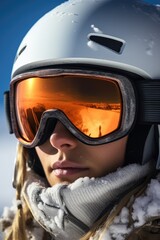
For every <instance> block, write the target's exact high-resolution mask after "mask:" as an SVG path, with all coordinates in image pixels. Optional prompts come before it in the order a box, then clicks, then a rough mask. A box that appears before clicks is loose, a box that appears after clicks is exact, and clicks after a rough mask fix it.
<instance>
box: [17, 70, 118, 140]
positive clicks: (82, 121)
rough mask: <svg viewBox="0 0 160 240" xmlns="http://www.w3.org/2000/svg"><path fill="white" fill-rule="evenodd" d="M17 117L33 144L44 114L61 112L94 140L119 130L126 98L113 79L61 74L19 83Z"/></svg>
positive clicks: (20, 126) (20, 128) (26, 136)
mask: <svg viewBox="0 0 160 240" xmlns="http://www.w3.org/2000/svg"><path fill="white" fill-rule="evenodd" d="M15 106H16V115H17V121H18V126H19V131H20V134H21V136H22V138H23V139H24V140H26V141H27V142H32V141H33V140H34V138H35V135H36V133H37V131H38V128H39V125H40V120H41V117H42V114H43V113H44V112H45V111H47V110H51V109H54V110H55V109H58V110H61V111H63V113H64V114H65V115H66V116H67V117H68V119H69V120H70V121H71V122H72V124H73V125H74V126H75V127H76V128H78V129H79V130H80V131H81V132H82V133H83V134H85V135H87V136H88V137H91V138H100V137H103V136H105V135H107V134H110V133H112V132H113V131H115V130H116V129H117V128H118V127H119V125H120V121H121V116H122V97H121V92H120V89H119V86H118V83H117V82H116V81H115V80H114V79H113V78H111V77H101V76H94V75H93V76H88V75H65V74H60V75H57V76H52V77H45V78H39V77H33V78H28V79H24V80H22V81H19V82H17V84H16V103H15Z"/></svg>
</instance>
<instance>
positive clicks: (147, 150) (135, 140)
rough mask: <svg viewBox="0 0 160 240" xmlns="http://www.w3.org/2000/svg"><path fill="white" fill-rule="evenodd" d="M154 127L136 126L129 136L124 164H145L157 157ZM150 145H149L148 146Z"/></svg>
mask: <svg viewBox="0 0 160 240" xmlns="http://www.w3.org/2000/svg"><path fill="white" fill-rule="evenodd" d="M156 132H157V131H156V126H154V125H141V124H136V125H135V127H134V128H133V129H132V132H131V133H130V134H129V137H128V142H127V148H126V156H125V164H126V165H128V164H132V163H138V164H142V165H143V164H145V163H146V162H148V161H150V160H156V159H157V156H158V148H157V146H158V145H157V142H158V141H157V134H156ZM148 143H150V144H148Z"/></svg>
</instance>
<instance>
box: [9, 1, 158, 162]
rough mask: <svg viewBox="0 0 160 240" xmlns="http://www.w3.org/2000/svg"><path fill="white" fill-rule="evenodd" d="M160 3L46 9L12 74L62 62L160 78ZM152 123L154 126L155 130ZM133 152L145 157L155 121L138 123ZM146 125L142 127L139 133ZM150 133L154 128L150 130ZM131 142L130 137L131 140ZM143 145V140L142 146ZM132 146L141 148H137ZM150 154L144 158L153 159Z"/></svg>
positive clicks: (85, 3)
mask: <svg viewBox="0 0 160 240" xmlns="http://www.w3.org/2000/svg"><path fill="white" fill-rule="evenodd" d="M159 29H160V9H159V7H158V6H155V5H151V4H148V3H145V2H144V1H140V0H121V1H119V0H69V1H67V2H65V3H63V4H61V5H60V6H58V7H56V8H55V9H53V10H51V11H50V12H48V13H47V14H46V15H44V16H43V17H42V18H41V19H40V20H39V21H38V22H37V23H36V24H35V25H34V26H33V27H32V28H31V29H30V31H29V32H28V33H27V35H26V36H25V37H24V39H23V41H22V43H21V44H20V47H19V49H18V51H17V55H16V58H15V62H14V65H13V69H12V77H14V78H15V77H16V76H17V75H19V74H23V73H25V72H28V71H34V70H36V69H44V68H48V67H52V66H62V65H66V64H67V65H70V66H75V65H83V66H84V65H88V66H89V65H90V66H92V67H94V66H100V67H101V66H103V67H104V68H105V67H111V68H114V69H121V70H124V71H129V72H131V73H136V74H138V75H140V76H143V77H144V78H149V79H151V80H152V79H159V78H160V68H159V60H160V59H159V58H160V47H159V43H160V31H159ZM151 128H152V130H151ZM134 129H135V130H136V134H137V132H138V136H139V139H140V142H139V144H138V146H136V145H135V144H136V143H135V139H137V135H135V134H134V133H133V135H132V138H131V139H132V140H131V142H132V146H134V147H131V149H130V146H128V149H130V150H129V152H130V153H129V154H128V156H129V157H131V156H132V159H133V158H136V159H134V160H131V162H133V161H136V162H140V159H141V158H144V155H145V156H146V155H148V156H151V155H152V153H151V151H152V150H151V151H147V154H146V150H145V153H144V149H146V146H145V142H146V139H147V136H148V135H149V136H152V137H149V140H147V146H148V143H149V142H152V140H151V139H153V134H151V132H153V127H151V125H149V127H148V126H147V127H146V126H143V127H142V126H138V127H135V128H134ZM139 131H141V133H142V135H143V136H142V137H141V133H139ZM148 133H149V134H148ZM128 145H130V143H129V144H128ZM142 145H143V146H142ZM133 148H135V149H136V151H135V153H136V154H134V153H133V152H134V150H133ZM146 158H147V159H148V157H145V159H144V160H143V162H146V161H148V160H146Z"/></svg>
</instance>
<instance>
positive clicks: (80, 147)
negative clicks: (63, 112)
mask: <svg viewBox="0 0 160 240" xmlns="http://www.w3.org/2000/svg"><path fill="white" fill-rule="evenodd" d="M126 143H127V137H124V138H122V139H120V140H117V141H115V142H112V143H108V144H104V145H98V146H89V145H86V144H84V143H82V142H80V141H78V140H77V139H76V138H75V137H74V136H73V135H72V134H71V133H70V132H69V131H68V130H67V129H66V128H65V127H64V126H63V125H62V124H61V123H60V122H58V123H57V125H56V127H55V130H54V132H53V133H52V135H51V136H50V138H49V139H48V140H47V141H46V142H45V143H44V144H43V145H41V146H37V147H36V152H37V154H38V156H39V159H40V161H41V163H42V166H43V169H44V172H45V175H46V178H47V180H48V182H49V184H50V185H51V186H53V185H54V184H56V183H63V182H65V183H72V182H73V181H75V180H76V179H77V178H79V177H85V176H88V177H102V176H104V175H106V174H107V173H109V172H112V171H115V170H116V169H117V168H118V167H120V166H122V165H123V163H124V156H125V149H126Z"/></svg>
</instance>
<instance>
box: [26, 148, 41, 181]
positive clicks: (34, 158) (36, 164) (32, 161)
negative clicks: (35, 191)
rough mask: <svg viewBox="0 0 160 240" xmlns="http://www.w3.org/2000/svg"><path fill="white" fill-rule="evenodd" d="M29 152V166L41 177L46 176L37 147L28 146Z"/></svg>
mask: <svg viewBox="0 0 160 240" xmlns="http://www.w3.org/2000/svg"><path fill="white" fill-rule="evenodd" d="M28 153H29V154H28V159H27V163H28V166H29V167H30V168H31V169H33V170H34V172H35V173H37V174H38V175H40V176H41V177H45V173H44V170H43V167H42V164H41V161H40V160H39V157H38V155H37V153H36V150H35V148H28Z"/></svg>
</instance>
